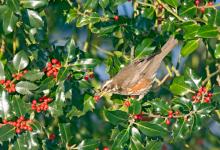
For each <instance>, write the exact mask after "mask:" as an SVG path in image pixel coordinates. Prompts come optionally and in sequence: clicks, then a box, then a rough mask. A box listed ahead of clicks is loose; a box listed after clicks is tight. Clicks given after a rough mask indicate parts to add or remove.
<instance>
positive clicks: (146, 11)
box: [142, 7, 155, 19]
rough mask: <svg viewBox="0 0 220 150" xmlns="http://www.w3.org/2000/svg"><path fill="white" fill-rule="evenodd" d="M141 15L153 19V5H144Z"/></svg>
mask: <svg viewBox="0 0 220 150" xmlns="http://www.w3.org/2000/svg"><path fill="white" fill-rule="evenodd" d="M142 15H143V17H145V18H148V19H153V18H154V17H155V10H154V8H153V7H146V8H145V9H144V12H143V14H142Z"/></svg>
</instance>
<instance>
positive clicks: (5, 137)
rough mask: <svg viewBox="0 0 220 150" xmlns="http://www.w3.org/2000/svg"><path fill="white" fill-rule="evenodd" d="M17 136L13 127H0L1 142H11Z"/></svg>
mask: <svg viewBox="0 0 220 150" xmlns="http://www.w3.org/2000/svg"><path fill="white" fill-rule="evenodd" d="M14 136H15V127H13V126H11V125H3V126H2V127H0V141H1V142H4V141H9V140H11V139H12V138H13V137H14Z"/></svg>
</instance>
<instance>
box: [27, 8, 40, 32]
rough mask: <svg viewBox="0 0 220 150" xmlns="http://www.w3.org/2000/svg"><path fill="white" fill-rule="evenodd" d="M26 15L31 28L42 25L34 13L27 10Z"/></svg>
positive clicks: (37, 15) (38, 16)
mask: <svg viewBox="0 0 220 150" xmlns="http://www.w3.org/2000/svg"><path fill="white" fill-rule="evenodd" d="M27 15H28V18H29V23H30V25H31V26H32V27H34V28H39V27H42V26H43V25H44V22H43V19H42V18H41V16H40V15H39V14H38V13H37V12H36V11H33V10H27Z"/></svg>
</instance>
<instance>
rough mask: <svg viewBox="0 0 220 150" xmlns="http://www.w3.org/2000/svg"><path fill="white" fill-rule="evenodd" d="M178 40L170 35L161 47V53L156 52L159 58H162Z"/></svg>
mask: <svg viewBox="0 0 220 150" xmlns="http://www.w3.org/2000/svg"><path fill="white" fill-rule="evenodd" d="M177 43H178V41H177V40H176V39H175V38H174V36H171V37H170V38H169V40H168V41H167V42H166V43H165V45H164V46H163V47H162V48H161V53H160V54H158V57H159V58H160V60H162V59H163V58H164V57H165V56H166V55H167V54H168V53H169V52H170V51H171V50H172V49H173V48H174V47H175V46H176V45H177Z"/></svg>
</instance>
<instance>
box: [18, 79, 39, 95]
mask: <svg viewBox="0 0 220 150" xmlns="http://www.w3.org/2000/svg"><path fill="white" fill-rule="evenodd" d="M15 89H16V91H17V92H18V93H20V94H22V95H31V94H33V93H32V92H31V91H33V90H36V89H38V86H37V85H36V84H34V83H31V82H28V81H20V82H18V83H17V84H16V86H15Z"/></svg>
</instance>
